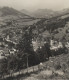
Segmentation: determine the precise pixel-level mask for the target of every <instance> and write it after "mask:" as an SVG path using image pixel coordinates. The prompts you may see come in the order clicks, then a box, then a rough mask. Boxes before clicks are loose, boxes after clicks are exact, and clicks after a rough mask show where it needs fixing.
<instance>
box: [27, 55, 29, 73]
mask: <svg viewBox="0 0 69 80" xmlns="http://www.w3.org/2000/svg"><path fill="white" fill-rule="evenodd" d="M28 67H29V66H28V54H27V73H28Z"/></svg>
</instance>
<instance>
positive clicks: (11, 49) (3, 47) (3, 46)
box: [0, 36, 17, 59]
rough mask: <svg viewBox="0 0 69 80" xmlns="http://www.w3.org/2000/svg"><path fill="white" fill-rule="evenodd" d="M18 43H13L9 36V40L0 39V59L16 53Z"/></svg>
mask: <svg viewBox="0 0 69 80" xmlns="http://www.w3.org/2000/svg"><path fill="white" fill-rule="evenodd" d="M16 44H17V43H16V42H14V41H11V40H10V39H9V36H7V38H2V37H0V59H3V58H5V57H7V56H9V55H11V54H15V53H16V51H17V50H16V49H15V46H16Z"/></svg>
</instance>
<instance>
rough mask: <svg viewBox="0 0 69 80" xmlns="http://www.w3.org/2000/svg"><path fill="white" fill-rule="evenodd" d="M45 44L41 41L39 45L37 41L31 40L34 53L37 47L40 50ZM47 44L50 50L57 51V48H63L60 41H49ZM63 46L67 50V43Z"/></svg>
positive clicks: (68, 44)
mask: <svg viewBox="0 0 69 80" xmlns="http://www.w3.org/2000/svg"><path fill="white" fill-rule="evenodd" d="M46 43H47V42H46V41H43V42H41V43H40V42H38V41H37V40H32V44H33V48H34V51H36V50H37V49H38V48H39V47H40V48H42V46H43V45H44V44H46ZM49 44H50V50H55V51H57V50H58V49H59V48H63V47H64V46H63V43H62V42H61V41H57V40H50V43H49ZM64 45H65V47H66V48H69V42H65V43H64Z"/></svg>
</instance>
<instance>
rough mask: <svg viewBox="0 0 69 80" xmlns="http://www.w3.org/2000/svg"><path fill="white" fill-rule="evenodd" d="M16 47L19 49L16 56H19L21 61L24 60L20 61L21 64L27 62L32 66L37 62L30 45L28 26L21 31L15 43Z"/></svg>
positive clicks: (30, 36)
mask: <svg viewBox="0 0 69 80" xmlns="http://www.w3.org/2000/svg"><path fill="white" fill-rule="evenodd" d="M17 49H18V50H19V52H18V56H19V58H21V62H22V61H23V62H24V63H23V62H22V64H25V65H26V66H28V64H29V66H32V65H35V64H36V63H37V62H38V61H35V60H37V59H36V54H35V52H34V49H33V45H32V29H31V28H30V27H29V28H28V29H27V30H25V32H24V33H23V35H22V38H21V39H20V41H19V44H18V45H17ZM25 57H26V58H25Z"/></svg>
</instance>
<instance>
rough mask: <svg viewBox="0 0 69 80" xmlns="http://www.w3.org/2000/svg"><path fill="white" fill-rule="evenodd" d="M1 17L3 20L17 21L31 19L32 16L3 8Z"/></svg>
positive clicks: (0, 10) (0, 9) (0, 11)
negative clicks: (11, 19) (18, 19)
mask: <svg viewBox="0 0 69 80" xmlns="http://www.w3.org/2000/svg"><path fill="white" fill-rule="evenodd" d="M0 17H1V18H2V19H3V18H4V19H10V18H13V19H17V18H29V17H30V16H28V15H26V14H24V13H21V12H20V11H18V10H16V9H13V8H10V7H3V8H0Z"/></svg>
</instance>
